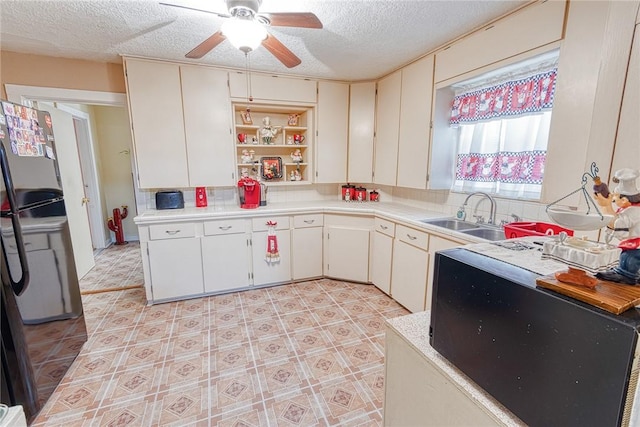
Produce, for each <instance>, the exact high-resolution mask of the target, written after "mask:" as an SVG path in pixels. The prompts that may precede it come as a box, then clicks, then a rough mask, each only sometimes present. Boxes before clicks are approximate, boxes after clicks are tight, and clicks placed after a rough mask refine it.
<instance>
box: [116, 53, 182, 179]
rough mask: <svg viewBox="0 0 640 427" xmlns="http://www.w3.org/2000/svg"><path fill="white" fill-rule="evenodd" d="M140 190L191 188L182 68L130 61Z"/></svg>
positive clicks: (128, 71) (129, 91) (129, 87)
mask: <svg viewBox="0 0 640 427" xmlns="http://www.w3.org/2000/svg"><path fill="white" fill-rule="evenodd" d="M125 67H126V80H127V95H128V98H129V112H130V114H131V122H132V128H133V142H134V148H135V157H136V165H137V170H138V185H139V187H140V188H163V187H188V186H189V173H188V169H187V153H186V146H185V136H184V121H183V117H182V92H181V88H180V67H179V66H178V65H177V64H169V63H162V62H151V61H144V60H134V59H126V61H125Z"/></svg>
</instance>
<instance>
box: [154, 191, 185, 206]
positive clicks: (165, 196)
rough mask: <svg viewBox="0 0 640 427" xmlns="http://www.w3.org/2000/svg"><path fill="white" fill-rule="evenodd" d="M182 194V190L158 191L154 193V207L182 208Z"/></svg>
mask: <svg viewBox="0 0 640 427" xmlns="http://www.w3.org/2000/svg"><path fill="white" fill-rule="evenodd" d="M182 208H184V195H183V194H182V191H158V192H157V193H156V209H160V210H162V209H182Z"/></svg>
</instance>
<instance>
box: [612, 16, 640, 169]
mask: <svg viewBox="0 0 640 427" xmlns="http://www.w3.org/2000/svg"><path fill="white" fill-rule="evenodd" d="M638 19H640V13H639V14H638ZM638 117H640V26H638V25H636V32H635V35H634V40H633V45H632V48H631V58H630V59H629V69H628V71H627V80H626V83H625V88H624V95H623V97H622V108H621V110H620V122H619V124H618V135H617V137H616V145H615V151H614V153H613V164H612V167H611V171H612V172H615V171H616V170H618V169H622V168H632V169H636V168H638V167H639V166H638V165H640V144H638V135H640V120H638Z"/></svg>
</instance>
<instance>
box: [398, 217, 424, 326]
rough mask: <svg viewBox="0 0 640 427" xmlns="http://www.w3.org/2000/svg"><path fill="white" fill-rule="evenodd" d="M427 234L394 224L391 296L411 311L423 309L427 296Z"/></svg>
mask: <svg viewBox="0 0 640 427" xmlns="http://www.w3.org/2000/svg"><path fill="white" fill-rule="evenodd" d="M428 246H429V235H428V234H427V233H424V232H422V231H418V230H414V229H412V228H408V227H404V226H402V225H397V226H396V238H395V240H394V241H393V264H392V268H391V296H392V297H393V299H394V300H396V301H397V302H399V303H400V304H402V305H403V306H405V307H406V308H407V309H408V310H409V311H411V312H412V313H415V312H418V311H424V307H425V299H426V296H427V271H428V265H429V254H428V252H427V249H428Z"/></svg>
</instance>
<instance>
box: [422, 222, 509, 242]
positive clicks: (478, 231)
mask: <svg viewBox="0 0 640 427" xmlns="http://www.w3.org/2000/svg"><path fill="white" fill-rule="evenodd" d="M421 222H424V223H425V224H429V225H434V226H436V227H442V228H446V229H447V230H452V231H459V232H460V233H463V234H468V235H470V236H475V237H479V238H481V239H485V240H492V241H496V240H504V239H505V236H504V230H503V229H502V227H500V228H496V227H492V226H489V225H484V224H474V223H472V222H466V221H460V220H458V219H455V218H440V219H423V220H421Z"/></svg>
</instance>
